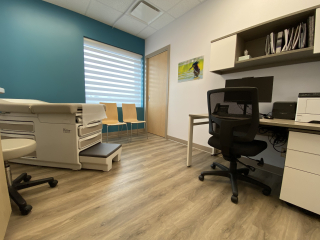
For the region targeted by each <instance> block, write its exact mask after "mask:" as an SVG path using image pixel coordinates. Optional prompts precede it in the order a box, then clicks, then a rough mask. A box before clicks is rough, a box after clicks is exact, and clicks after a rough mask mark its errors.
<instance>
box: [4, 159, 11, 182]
mask: <svg viewBox="0 0 320 240" xmlns="http://www.w3.org/2000/svg"><path fill="white" fill-rule="evenodd" d="M4 166H5V169H6V178H7V184H8V186H11V185H12V183H13V182H12V174H11V168H10V164H9V162H8V161H5V162H4Z"/></svg>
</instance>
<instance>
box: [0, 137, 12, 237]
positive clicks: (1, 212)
mask: <svg viewBox="0 0 320 240" xmlns="http://www.w3.org/2000/svg"><path fill="white" fill-rule="evenodd" d="M3 163H4V162H3V156H2V146H1V140H0V219H1V224H0V239H3V238H4V235H5V233H6V230H7V226H8V222H9V218H10V214H11V205H10V199H9V193H8V187H7V179H6V173H5V170H4V164H3Z"/></svg>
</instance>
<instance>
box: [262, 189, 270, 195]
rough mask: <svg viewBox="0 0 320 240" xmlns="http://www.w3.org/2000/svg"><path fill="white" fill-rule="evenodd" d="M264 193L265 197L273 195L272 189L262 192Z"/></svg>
mask: <svg viewBox="0 0 320 240" xmlns="http://www.w3.org/2000/svg"><path fill="white" fill-rule="evenodd" d="M262 193H263V195H265V196H269V195H270V194H271V189H267V188H265V189H263V190H262Z"/></svg>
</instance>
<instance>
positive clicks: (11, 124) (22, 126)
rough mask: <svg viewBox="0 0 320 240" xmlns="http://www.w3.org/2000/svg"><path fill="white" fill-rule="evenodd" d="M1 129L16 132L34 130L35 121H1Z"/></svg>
mask: <svg viewBox="0 0 320 240" xmlns="http://www.w3.org/2000/svg"><path fill="white" fill-rule="evenodd" d="M0 129H1V130H5V131H15V132H34V123H33V122H20V121H0Z"/></svg>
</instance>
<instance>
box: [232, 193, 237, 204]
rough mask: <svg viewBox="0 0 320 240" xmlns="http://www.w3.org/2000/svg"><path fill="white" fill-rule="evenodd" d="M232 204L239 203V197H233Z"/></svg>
mask: <svg viewBox="0 0 320 240" xmlns="http://www.w3.org/2000/svg"><path fill="white" fill-rule="evenodd" d="M231 202H233V203H236V204H237V203H238V197H237V196H234V195H232V196H231Z"/></svg>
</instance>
